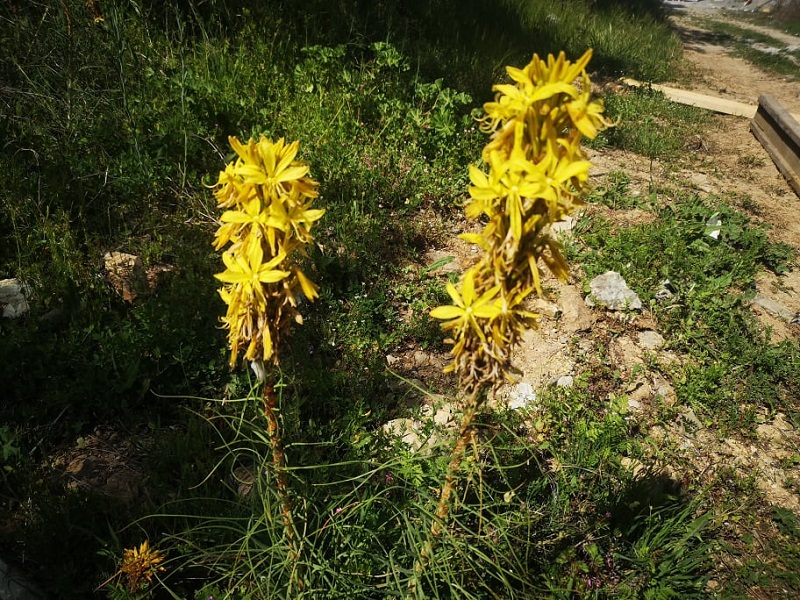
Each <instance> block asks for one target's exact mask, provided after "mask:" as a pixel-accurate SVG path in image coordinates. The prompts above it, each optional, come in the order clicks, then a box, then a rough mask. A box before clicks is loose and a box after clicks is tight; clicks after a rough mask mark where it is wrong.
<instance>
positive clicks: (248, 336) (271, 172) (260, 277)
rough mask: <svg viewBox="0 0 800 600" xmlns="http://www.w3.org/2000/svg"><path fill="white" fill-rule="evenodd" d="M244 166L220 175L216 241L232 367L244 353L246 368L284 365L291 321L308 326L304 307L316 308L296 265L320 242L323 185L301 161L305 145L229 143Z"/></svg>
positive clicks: (237, 165)
mask: <svg viewBox="0 0 800 600" xmlns="http://www.w3.org/2000/svg"><path fill="white" fill-rule="evenodd" d="M228 139H229V141H230V144H231V147H232V148H233V149H234V150H235V151H236V154H237V155H238V158H237V159H236V160H235V161H233V162H231V163H229V164H228V165H227V167H226V168H225V170H224V171H222V172H220V174H219V180H218V181H217V184H216V185H215V187H214V196H215V197H216V199H217V201H218V205H219V207H220V208H223V209H227V210H225V212H224V213H223V214H222V216H221V217H220V227H219V229H218V230H217V235H216V238H215V240H214V247H215V249H216V250H221V249H222V248H223V247H225V246H226V245H227V244H229V246H228V248H227V249H226V250H225V252H224V253H223V254H222V260H223V262H224V263H225V267H226V269H225V271H224V272H222V273H219V274H217V275H215V277H216V278H217V279H219V280H220V281H222V282H223V284H224V285H223V287H222V288H221V289H220V290H219V294H220V296H221V297H222V299H223V300H224V301H225V303H226V304H227V305H228V311H227V314H226V315H225V317H223V318H222V322H223V324H224V327H225V328H226V329H228V344H229V346H230V348H231V366H234V365H235V364H236V360H237V357H238V355H239V351H240V350H241V349H244V358H245V359H246V360H251V361H255V360H264V361H266V360H270V359H272V360H277V355H276V354H275V347H276V345H277V344H278V342H279V341H280V337H281V335H282V334H283V333H285V332H286V330H287V329H288V327H289V325H290V324H291V322H292V321H296V322H298V323H302V317H301V316H300V313H299V312H298V311H297V304H298V300H299V298H300V296H301V294H302V295H303V296H305V297H306V298H307V299H308V300H312V301H313V300H314V299H315V298H316V297H318V296H319V292H318V288H317V286H316V285H314V284H313V283H312V282H311V281H310V280H309V279H308V278H307V277H306V276H305V274H304V273H303V272H302V271H301V270H300V269H299V268H298V267H297V266H296V265H294V264H293V262H292V258H293V255H295V253H298V252H299V253H303V252H304V251H305V248H306V247H307V246H308V244H310V243H311V242H312V240H313V237H312V235H311V227H312V225H313V224H314V222H315V221H317V220H318V219H319V218H320V217H322V215H323V214H324V212H325V211H324V210H321V209H313V208H311V204H312V202H313V200H314V198H316V197H317V196H318V193H317V182H316V181H314V180H313V179H311V178H310V177H308V170H309V168H308V165H306V164H305V163H302V162H300V161H297V160H295V157H296V156H297V150H298V148H299V146H300V144H299V142H293V143H291V144H286V143H285V142H284V140H283V138H281V139H279V140H278V141H277V142H274V143H273V142H272V141H270V140H268V139H266V138H264V137H262V138H261V139H260V140H259V141H258V142H256V141H255V140H253V139H251V140H250V141H249V142H248V144H247V145H244V144H242V143H240V142H239V140H238V139H236V138H235V137H230V138H228Z"/></svg>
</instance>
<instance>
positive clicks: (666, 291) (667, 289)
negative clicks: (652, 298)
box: [656, 279, 675, 302]
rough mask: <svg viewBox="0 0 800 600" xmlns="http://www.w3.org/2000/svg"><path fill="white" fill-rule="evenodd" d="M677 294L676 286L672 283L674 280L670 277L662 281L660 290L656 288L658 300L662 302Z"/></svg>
mask: <svg viewBox="0 0 800 600" xmlns="http://www.w3.org/2000/svg"><path fill="white" fill-rule="evenodd" d="M674 295H675V288H674V287H673V285H672V282H671V281H670V280H669V279H665V280H664V281H662V282H661V283H660V284H659V286H658V290H656V300H659V301H661V302H663V301H665V300H669V299H670V298H672V297H673V296H674Z"/></svg>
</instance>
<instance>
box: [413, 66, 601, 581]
mask: <svg viewBox="0 0 800 600" xmlns="http://www.w3.org/2000/svg"><path fill="white" fill-rule="evenodd" d="M591 56H592V51H591V50H589V51H587V52H586V53H585V54H584V55H583V56H582V57H581V58H579V59H578V60H577V61H576V62H574V63H572V62H570V61H568V60H566V58H565V56H564V53H563V52H562V53H560V54H559V55H558V57H557V58H556V57H554V56H552V55H550V56H548V57H547V60H546V61H545V60H542V59H540V58H539V56H538V55H536V54H534V55H533V59H532V60H531V62H530V63H529V64H528V65H527V66H525V68H523V69H517V68H514V67H507V68H506V71H507V72H508V75H509V76H510V77H511V79H512V80H513V83H512V84H502V85H495V86H494V88H493V89H494V91H495V92H496V97H495V100H494V101H493V102H487V103H486V104H485V105H484V110H485V112H486V116H485V117H484V118H483V119H482V129H483V130H484V131H485V132H486V133H490V134H491V140H490V141H489V143H488V144H487V145H486V146H485V148H484V150H483V156H482V157H483V161H484V163H485V164H486V165H487V166H488V169H487V170H486V171H485V170H483V169H481V168H478V167H476V166H474V165H471V166H470V172H469V177H470V181H471V183H472V185H471V186H470V188H469V195H470V200H469V202H468V203H467V205H466V206H465V213H466V215H467V217H468V218H470V219H473V220H477V219H480V220H481V221H482V223H483V224H484V226H483V230H482V231H481V232H480V233H467V234H462V235H461V236H460V237H461V238H462V239H464V240H466V241H468V242H470V243H473V244H476V245H478V246H479V247H480V248H481V249H483V251H484V252H483V255H482V257H481V258H480V260H479V261H478V263H477V264H476V265H474V266H473V267H472V268H470V269H469V270H467V272H466V273H464V275H463V277H462V279H461V282H460V284H459V286H455V285H453V284H448V285H447V292H448V295H449V296H450V298H451V299H452V301H453V304H451V305H449V306H439V307H437V308H435V309H434V310H433V311H431V316H432V317H434V318H436V319H441V320H442V321H443V323H442V329H443V330H444V331H445V332H448V333H449V334H450V338H449V339H447V340H446V341H447V342H448V343H450V344H451V345H452V349H451V355H452V356H453V361H452V363H451V364H450V365H449V366H448V367H447V368H446V369H445V371H446V372H456V373H457V374H458V376H459V381H460V385H461V388H462V389H463V391H464V392H465V393H466V395H467V396H468V400H467V402H466V407H465V412H464V416H463V420H462V424H461V430H460V432H459V438H458V441H457V442H456V446H455V447H454V449H453V451H452V453H451V461H450V465H449V467H448V471H447V475H446V477H445V480H444V482H443V484H442V489H441V493H440V496H439V505H438V508H437V511H436V518H435V519H434V522H433V525H432V526H431V542H430V544H429V546H430V547H426V548H425V550H424V551H423V552H422V553H421V554H420V558H419V560H418V561H417V565H416V569H415V572H416V573H417V576H418V573H419V572H421V571H422V570H423V569H424V568H425V566H426V564H427V561H429V560H430V553H431V551H432V549H433V543H434V542H435V540H436V539H437V538H438V537H439V536H440V535H441V532H442V530H443V527H444V524H443V523H444V521H445V519H446V517H447V516H448V514H449V512H450V505H451V498H452V496H453V492H454V491H455V488H456V485H457V481H458V473H459V471H460V467H461V461H462V459H463V455H464V449H465V448H466V447H467V444H468V443H469V441H470V440H471V439H472V431H473V421H474V417H475V415H476V414H478V412H479V411H480V409H481V406H482V404H483V402H484V400H485V398H486V396H487V393H488V390H490V389H496V388H497V387H499V386H500V385H501V384H502V383H503V382H504V381H506V380H511V374H512V366H511V351H512V349H513V348H514V346H515V345H516V344H517V343H518V341H519V340H520V338H521V336H522V335H523V334H524V332H525V331H526V330H528V329H530V328H532V327H535V326H536V325H537V322H538V315H536V314H534V313H532V312H529V311H527V310H526V309H525V307H524V306H525V302H526V300H527V299H528V298H529V297H530V296H531V295H533V294H538V295H541V293H542V290H541V283H540V281H541V272H540V268H539V262H540V260H541V262H543V263H544V264H545V265H546V266H547V268H548V269H549V270H550V272H551V273H553V275H555V276H556V277H558V278H559V279H561V280H562V281H563V280H565V279H566V277H567V275H568V272H569V271H568V267H567V264H566V261H565V260H564V258H563V256H562V254H561V251H560V246H559V244H558V242H557V240H556V239H555V238H554V237H553V236H552V233H551V226H552V225H553V224H554V223H556V222H558V221H560V220H562V219H563V218H564V217H565V216H567V215H568V214H570V213H571V212H573V211H574V210H575V208H577V207H578V206H582V205H583V204H584V202H583V200H582V199H581V195H582V194H583V192H584V191H585V187H586V183H587V181H588V178H589V166H590V163H589V161H588V160H587V159H586V155H585V154H584V151H583V149H582V148H581V141H582V140H583V139H584V138H590V139H592V138H594V137H595V136H596V135H597V133H598V131H600V130H602V129H604V128H606V127H608V126H609V125H611V123H610V122H609V121H608V120H607V119H606V118H605V117H604V116H603V104H602V102H601V101H599V100H593V99H592V97H591V81H590V80H589V77H588V75H587V74H586V65H587V64H588V63H589V60H590V58H591ZM576 79H579V84H578V85H576V84H575V80H576ZM415 582H416V578H415ZM414 585H416V583H414ZM412 587H413V586H412Z"/></svg>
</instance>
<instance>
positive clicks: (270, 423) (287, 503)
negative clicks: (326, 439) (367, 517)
mask: <svg viewBox="0 0 800 600" xmlns="http://www.w3.org/2000/svg"><path fill="white" fill-rule="evenodd" d="M262 398H263V400H264V416H266V418H267V435H268V436H269V443H270V445H271V447H272V468H273V470H274V471H275V484H276V486H277V488H278V496H279V497H280V501H281V517H282V518H283V534H284V537H285V538H286V544H287V545H288V547H289V559H290V560H291V562H292V564H293V565H295V566H293V570H292V577H291V581H292V583H294V584H296V585H297V588H298V590H300V591H302V590H303V589H304V588H305V584H304V582H303V576H302V573H301V572H300V569H299V566H296V565H297V559H298V558H299V557H300V552H299V549H298V544H297V535H296V534H297V531H296V530H295V527H294V518H293V512H292V499H291V497H290V496H289V481H288V479H287V477H286V456H285V454H284V452H283V440H282V439H281V434H280V429H279V425H278V399H277V397H276V395H275V390H274V389H273V388H272V386H271V385H265V386H264V392H263V394H262Z"/></svg>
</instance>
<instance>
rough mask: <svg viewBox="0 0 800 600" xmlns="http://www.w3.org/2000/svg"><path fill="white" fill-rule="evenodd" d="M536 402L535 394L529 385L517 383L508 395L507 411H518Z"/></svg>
mask: <svg viewBox="0 0 800 600" xmlns="http://www.w3.org/2000/svg"><path fill="white" fill-rule="evenodd" d="M534 402H536V392H535V391H533V386H531V384H530V383H525V382H522V383H518V384H517V385H515V386H514V389H513V390H511V393H509V394H508V408H509V410H519V409H521V408H525V407H526V406H528V405H530V404H533V403H534Z"/></svg>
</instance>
